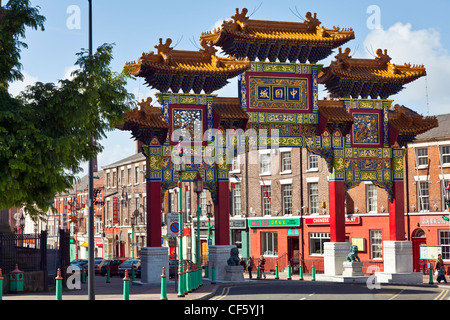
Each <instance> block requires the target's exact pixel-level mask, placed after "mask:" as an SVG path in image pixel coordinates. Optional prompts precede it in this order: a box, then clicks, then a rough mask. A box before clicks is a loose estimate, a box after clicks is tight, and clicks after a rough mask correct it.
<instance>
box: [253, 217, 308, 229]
mask: <svg viewBox="0 0 450 320" xmlns="http://www.w3.org/2000/svg"><path fill="white" fill-rule="evenodd" d="M248 223H249V227H250V228H257V227H298V226H300V218H279V219H277V218H266V219H264V218H263V219H249V220H248Z"/></svg>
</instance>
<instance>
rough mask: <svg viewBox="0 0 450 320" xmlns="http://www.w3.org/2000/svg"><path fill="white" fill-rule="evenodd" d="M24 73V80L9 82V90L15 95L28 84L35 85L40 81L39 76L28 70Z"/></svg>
mask: <svg viewBox="0 0 450 320" xmlns="http://www.w3.org/2000/svg"><path fill="white" fill-rule="evenodd" d="M22 75H23V81H14V82H12V83H10V84H9V87H8V92H9V93H10V94H11V95H12V96H14V97H15V96H17V95H19V94H20V93H21V92H22V91H24V90H25V88H26V87H27V86H29V85H34V84H35V83H36V82H37V81H38V78H37V77H34V76H32V75H30V74H29V73H27V72H26V71H23V72H22Z"/></svg>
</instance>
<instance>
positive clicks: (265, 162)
mask: <svg viewBox="0 0 450 320" xmlns="http://www.w3.org/2000/svg"><path fill="white" fill-rule="evenodd" d="M260 160H261V163H260V165H261V167H260V174H270V153H264V154H261V157H260Z"/></svg>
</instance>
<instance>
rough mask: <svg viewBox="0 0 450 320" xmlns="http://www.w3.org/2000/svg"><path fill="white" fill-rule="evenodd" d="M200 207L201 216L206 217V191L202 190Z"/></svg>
mask: <svg viewBox="0 0 450 320" xmlns="http://www.w3.org/2000/svg"><path fill="white" fill-rule="evenodd" d="M200 207H201V210H202V212H201V215H202V216H204V217H206V191H205V190H203V191H202V193H200Z"/></svg>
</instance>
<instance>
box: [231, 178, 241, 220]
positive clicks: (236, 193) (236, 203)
mask: <svg viewBox="0 0 450 320" xmlns="http://www.w3.org/2000/svg"><path fill="white" fill-rule="evenodd" d="M232 196H233V216H238V215H241V214H242V211H241V184H240V183H234V184H233V189H232Z"/></svg>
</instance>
